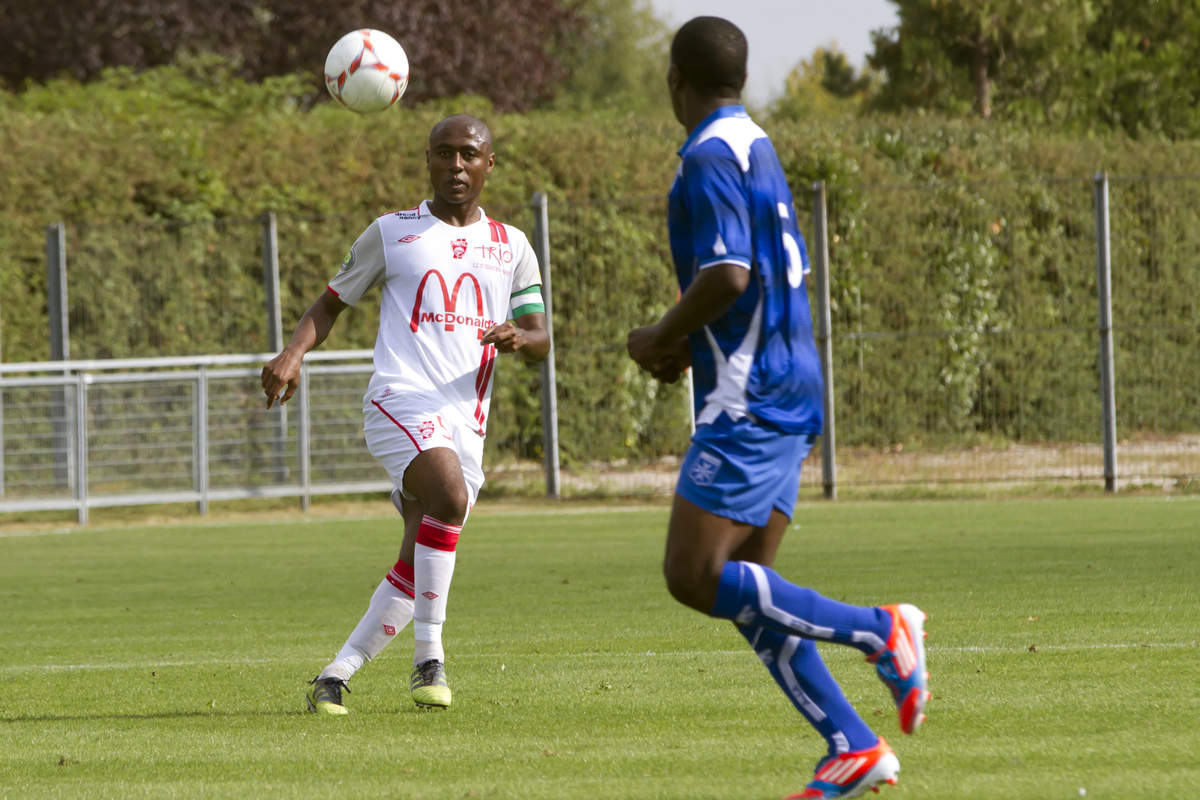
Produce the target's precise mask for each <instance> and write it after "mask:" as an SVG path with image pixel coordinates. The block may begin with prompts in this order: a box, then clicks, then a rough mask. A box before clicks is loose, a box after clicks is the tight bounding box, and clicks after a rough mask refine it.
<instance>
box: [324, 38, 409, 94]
mask: <svg viewBox="0 0 1200 800" xmlns="http://www.w3.org/2000/svg"><path fill="white" fill-rule="evenodd" d="M325 87H326V88H327V89H329V93H330V94H331V95H333V97H334V99H335V100H337V101H338V102H339V103H341V104H342V105H344V106H346V108H349V109H350V110H351V111H357V112H358V113H360V114H369V113H371V112H373V111H382V110H383V109H385V108H387V107H388V106H390V105H392V104H393V103H395V102H396V101H397V100H399V99H400V95H402V94H404V90H405V89H406V88H408V55H407V54H405V52H404V48H403V47H401V46H400V43H399V42H397V41H396V40H395V39H393V38H392V37H391V36H388V35H387V34H386V33H384V32H383V31H376V30H371V29H370V28H363V29H361V30H357V31H351V32H350V33H347V34H346V35H345V36H343V37H342V38H340V39H338V40H337V43H336V44H334V46H333V47H332V48H330V50H329V55H327V56H326V57H325Z"/></svg>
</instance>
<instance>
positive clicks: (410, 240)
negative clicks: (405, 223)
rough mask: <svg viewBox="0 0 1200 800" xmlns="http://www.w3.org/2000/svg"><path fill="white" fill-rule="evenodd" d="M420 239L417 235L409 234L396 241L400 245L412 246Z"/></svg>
mask: <svg viewBox="0 0 1200 800" xmlns="http://www.w3.org/2000/svg"><path fill="white" fill-rule="evenodd" d="M420 238H421V237H420V236H418V235H417V234H415V233H410V234H409V235H408V236H404V237H402V238H400V239H397V240H396V241H397V242H399V243H400V244H412V243H413V242H415V241H416V240H417V239H420Z"/></svg>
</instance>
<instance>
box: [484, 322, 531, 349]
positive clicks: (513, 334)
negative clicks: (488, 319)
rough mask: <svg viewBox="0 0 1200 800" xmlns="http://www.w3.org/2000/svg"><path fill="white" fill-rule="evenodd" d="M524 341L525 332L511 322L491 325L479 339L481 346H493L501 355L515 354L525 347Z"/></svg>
mask: <svg viewBox="0 0 1200 800" xmlns="http://www.w3.org/2000/svg"><path fill="white" fill-rule="evenodd" d="M526 341H527V339H526V337H525V331H524V330H522V329H521V328H518V327H517V326H516V325H514V324H513V321H512V320H505V321H504V322H501V323H500V324H499V325H493V326H492V327H490V328H488V329H487V330H486V331H484V332H483V336H482V337H480V339H479V343H480V344H481V345H484V344H490V345H495V347H496V350H498V351H499V352H501V353H515V352H517V351H518V350H520V349H521V348H522V347H524V346H525V343H526Z"/></svg>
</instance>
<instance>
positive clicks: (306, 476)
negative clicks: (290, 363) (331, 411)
mask: <svg viewBox="0 0 1200 800" xmlns="http://www.w3.org/2000/svg"><path fill="white" fill-rule="evenodd" d="M298 394H299V395H300V418H299V419H297V420H296V457H297V459H298V460H299V462H300V489H301V492H300V509H301V510H302V511H308V509H309V507H310V506H311V505H312V443H311V439H310V436H311V435H312V427H311V426H312V403H311V401H310V397H309V395H311V394H312V376H311V375H310V374H309V371H308V367H306V366H304V365H303V364H301V365H300V387H299V392H298ZM285 422H286V418H285Z"/></svg>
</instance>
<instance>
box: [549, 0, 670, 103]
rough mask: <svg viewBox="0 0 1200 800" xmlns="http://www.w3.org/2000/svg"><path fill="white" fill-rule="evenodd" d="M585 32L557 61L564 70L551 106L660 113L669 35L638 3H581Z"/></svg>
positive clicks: (591, 0)
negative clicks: (560, 83) (560, 62)
mask: <svg viewBox="0 0 1200 800" xmlns="http://www.w3.org/2000/svg"><path fill="white" fill-rule="evenodd" d="M577 10H578V13H579V14H580V15H581V16H582V17H583V19H584V21H585V22H584V27H583V29H582V31H581V35H580V36H579V37H578V39H577V40H573V41H571V42H570V43H569V44H568V46H567V47H565V48H563V51H562V52H561V53H560V57H561V58H562V60H563V63H564V64H565V65H566V66H567V68H568V76H567V78H566V80H565V81H564V82H563V84H562V86H561V88H560V91H559V92H558V95H557V96H556V98H555V100H554V105H555V106H556V107H558V108H564V109H573V110H594V109H598V108H614V109H626V110H630V111H633V112H638V113H649V112H653V111H658V110H661V109H662V108H663V107H664V106H663V104H664V102H665V100H666V97H667V88H666V86H667V84H666V74H667V59H668V50H669V45H670V32H669V31H668V30H667V27H666V25H665V24H664V23H663V22H662V21H661V20H659V19H658V18H657V17H655V16H654V15H653V14H652V13H651V11H650V10H649V8H648V7H647V6H645V5H643V4H642V3H641V2H639V0H582V2H580V3H579V4H578V6H577Z"/></svg>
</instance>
